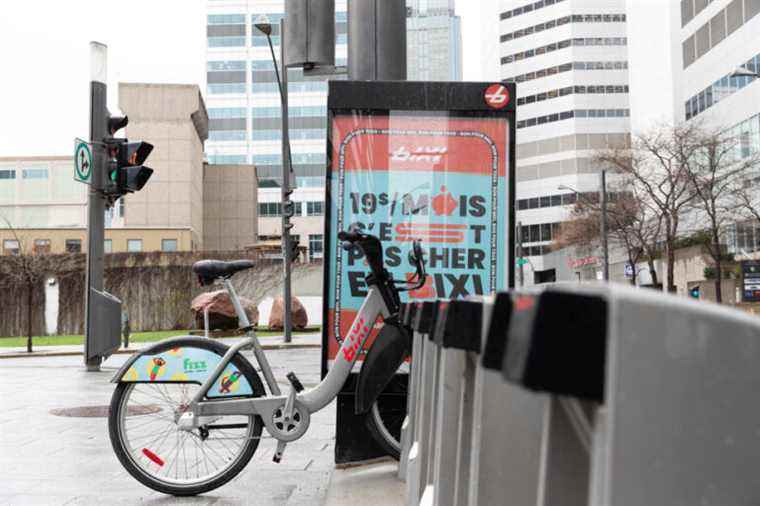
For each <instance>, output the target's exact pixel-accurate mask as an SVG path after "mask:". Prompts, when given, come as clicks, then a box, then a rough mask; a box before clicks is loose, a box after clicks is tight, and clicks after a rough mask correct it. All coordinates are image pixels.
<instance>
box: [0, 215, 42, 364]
mask: <svg viewBox="0 0 760 506" xmlns="http://www.w3.org/2000/svg"><path fill="white" fill-rule="evenodd" d="M0 219H2V221H3V222H5V224H6V226H7V228H8V230H10V231H11V234H12V235H13V238H14V240H15V241H16V244H17V245H18V253H17V254H13V255H10V256H8V257H6V260H5V261H4V262H2V263H0V277H1V278H3V279H6V280H8V281H9V282H10V283H11V284H15V285H21V286H23V287H24V293H23V295H22V297H23V298H24V300H26V318H25V320H26V331H25V334H26V351H27V352H29V353H31V352H32V338H33V335H34V320H33V315H34V291H35V288H39V287H40V286H41V285H42V283H44V281H45V280H46V279H47V277H48V276H49V275H50V274H51V273H54V272H55V269H56V268H55V264H56V262H55V261H54V259H53V256H52V255H49V254H43V253H40V254H35V253H34V252H33V251H32V252H30V251H29V250H28V249H27V248H26V243H25V241H24V238H23V237H20V236H19V234H18V232H17V230H16V229H15V228H14V227H13V226H12V225H11V223H10V221H8V220H7V219H6V218H5V217H3V216H0Z"/></svg>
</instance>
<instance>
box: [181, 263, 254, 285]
mask: <svg viewBox="0 0 760 506" xmlns="http://www.w3.org/2000/svg"><path fill="white" fill-rule="evenodd" d="M254 265H255V264H254V263H253V262H252V261H251V260H233V261H232V262H223V261H221V260H201V261H199V262H195V263H194V264H193V272H194V273H196V274H197V275H198V280H199V281H200V282H201V284H202V285H208V284H211V283H212V282H213V281H214V280H215V279H218V278H229V277H232V275H233V274H235V273H236V272H240V271H244V270H246V269H250V268H251V267H253V266H254Z"/></svg>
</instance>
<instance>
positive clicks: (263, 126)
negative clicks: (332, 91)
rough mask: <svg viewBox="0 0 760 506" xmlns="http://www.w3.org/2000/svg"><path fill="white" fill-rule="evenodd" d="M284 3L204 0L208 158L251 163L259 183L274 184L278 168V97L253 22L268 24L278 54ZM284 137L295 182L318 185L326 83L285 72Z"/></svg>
mask: <svg viewBox="0 0 760 506" xmlns="http://www.w3.org/2000/svg"><path fill="white" fill-rule="evenodd" d="M284 8H285V7H284V3H283V2H282V1H270V0H248V1H242V2H241V1H240V0H207V27H206V36H207V51H206V72H207V74H206V76H207V90H206V104H207V106H208V115H209V139H208V141H207V142H206V156H207V158H208V161H209V162H210V163H218V164H246V163H252V164H254V165H256V166H257V173H258V177H259V184H260V187H262V188H266V187H274V186H279V185H280V181H281V173H282V166H281V163H282V160H281V147H280V135H281V133H280V130H281V128H280V127H281V118H280V98H279V94H278V93H279V92H278V89H277V81H276V79H275V73H274V68H273V66H272V57H271V53H270V51H269V46H268V45H267V40H266V37H265V36H264V35H263V34H261V33H260V32H259V31H258V30H257V29H256V27H255V26H253V23H254V22H255V20H256V18H257V17H258V16H260V15H261V14H265V15H267V16H268V18H269V20H270V21H271V23H272V24H273V25H274V26H273V32H272V42H273V43H274V45H275V54H276V56H277V58H279V56H280V48H279V43H280V30H279V22H280V20H281V19H282V17H283V13H284ZM346 22H347V19H346V2H345V0H344V1H340V0H338V1H336V53H335V54H336V65H345V64H346V45H347V44H346V43H347V40H346V39H347V23H346ZM288 80H289V86H288V89H289V100H290V111H289V117H290V129H291V130H290V139H291V146H292V158H293V169H294V172H295V175H296V185H297V186H298V187H319V186H323V185H324V172H325V152H326V148H325V136H326V103H327V83H326V81H325V78H324V77H319V78H307V77H304V75H303V72H302V71H301V70H300V69H291V70H289V71H288Z"/></svg>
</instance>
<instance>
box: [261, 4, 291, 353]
mask: <svg viewBox="0 0 760 506" xmlns="http://www.w3.org/2000/svg"><path fill="white" fill-rule="evenodd" d="M254 26H255V27H256V28H257V29H258V30H259V31H260V32H261V33H263V34H264V35H266V37H267V42H268V43H269V51H270V52H271V53H272V65H273V66H274V74H275V77H276V78H277V86H278V87H279V89H280V109H281V116H282V192H281V199H282V203H281V204H280V214H281V215H282V264H283V277H284V282H283V290H282V291H283V294H282V298H283V317H282V323H283V332H284V337H283V338H284V341H285V342H286V343H289V342H290V341H291V316H292V315H291V295H290V259H291V250H292V248H291V245H290V229H291V228H292V226H293V225H291V223H290V217H291V216H292V214H293V209H294V206H293V203H292V202H291V201H290V194H291V193H293V191H292V190H291V189H290V178H291V175H292V174H293V165H292V160H291V157H290V135H289V130H288V69H287V67H285V44H284V40H283V37H284V35H285V20H284V19H283V20H281V21H280V62H281V63H282V78H280V71H279V70H278V68H277V57H276V56H275V54H274V46H273V45H272V24H271V23H270V22H269V18H267V17H266V16H263V15H262V16H259V17H258V18H256V21H255V23H254Z"/></svg>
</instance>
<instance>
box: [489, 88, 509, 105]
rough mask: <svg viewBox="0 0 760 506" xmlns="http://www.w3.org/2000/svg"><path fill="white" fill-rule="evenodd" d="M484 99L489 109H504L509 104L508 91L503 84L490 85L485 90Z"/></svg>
mask: <svg viewBox="0 0 760 506" xmlns="http://www.w3.org/2000/svg"><path fill="white" fill-rule="evenodd" d="M484 98H485V101H486V104H488V107H490V108H491V109H504V108H505V107H506V106H507V105H508V104H509V91H507V87H506V86H504V85H503V84H492V85H491V86H489V87H488V88H486V91H485V94H484Z"/></svg>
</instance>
